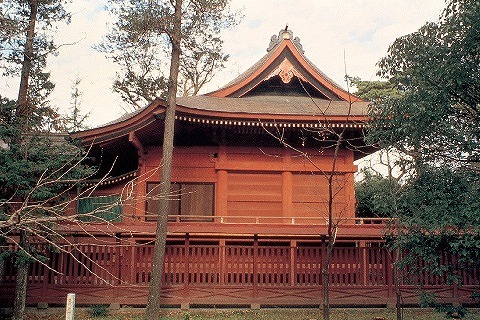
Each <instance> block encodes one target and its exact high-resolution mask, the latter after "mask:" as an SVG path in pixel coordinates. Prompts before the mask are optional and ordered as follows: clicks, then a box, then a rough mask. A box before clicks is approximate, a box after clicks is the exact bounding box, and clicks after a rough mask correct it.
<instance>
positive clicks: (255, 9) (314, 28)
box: [0, 0, 444, 125]
mask: <svg viewBox="0 0 480 320" xmlns="http://www.w3.org/2000/svg"><path fill="white" fill-rule="evenodd" d="M105 4H106V1H105V0H103V1H102V0H82V1H73V3H70V4H69V8H70V10H71V11H72V13H73V17H72V23H71V24H70V25H68V26H61V27H60V28H59V30H58V34H57V38H58V43H71V42H78V43H77V44H75V45H72V46H64V47H62V48H61V50H60V55H59V56H58V57H54V58H52V59H50V64H49V67H50V69H51V71H52V77H53V80H54V81H55V82H56V84H57V86H56V89H55V91H54V93H53V95H52V99H51V100H52V102H53V103H54V104H56V105H57V106H59V107H61V108H62V110H66V109H67V108H68V106H69V101H70V99H69V97H70V87H71V80H73V79H75V78H76V77H77V76H78V77H80V78H83V81H82V83H81V86H80V89H81V90H82V91H83V92H84V96H83V102H82V109H83V110H84V112H88V111H91V112H92V114H91V117H90V123H91V124H92V125H100V124H102V123H105V122H108V121H111V120H113V119H115V118H117V117H119V116H120V115H121V114H122V112H123V111H122V107H121V106H122V102H121V100H120V99H119V97H118V95H115V94H113V93H112V92H111V84H112V79H113V78H114V76H115V66H114V65H113V64H112V63H111V62H110V61H108V60H106V59H105V58H104V56H103V55H102V54H100V53H98V52H96V51H95V50H94V49H93V48H92V46H93V45H94V44H97V43H99V42H100V41H101V39H102V36H103V35H105V34H106V32H107V29H106V25H107V23H108V21H109V19H111V17H109V16H108V14H107V13H106V12H105V11H104V9H103V7H104V5H105ZM443 6H444V1H443V0H382V1H380V0H299V1H291V0H261V1H259V0H243V1H242V0H232V7H233V8H237V9H238V8H242V7H243V8H244V12H243V13H244V19H243V20H242V22H241V23H240V24H239V25H238V26H237V27H236V28H234V29H233V30H227V31H225V32H224V33H223V39H224V41H225V50H226V52H227V53H229V54H230V61H229V62H228V64H227V68H226V69H225V70H223V71H222V72H220V73H219V74H218V75H217V77H216V78H215V79H214V81H213V82H212V83H211V84H210V85H209V86H208V87H207V88H206V90H208V91H211V90H215V89H217V88H218V87H221V86H222V85H224V84H226V83H227V82H228V81H230V80H231V79H233V78H234V77H235V76H236V75H238V74H239V73H241V72H242V71H244V70H245V69H247V68H248V67H250V66H251V65H252V64H253V63H255V62H256V61H257V60H258V59H260V58H261V57H262V56H263V55H264V54H265V53H266V48H267V46H268V44H269V41H270V37H271V36H272V35H273V34H277V33H278V32H279V30H280V29H282V28H284V27H285V24H286V23H288V24H289V28H290V29H291V30H292V31H293V32H294V35H295V36H298V37H300V39H301V42H302V44H303V47H304V49H305V54H306V55H307V57H308V58H309V59H310V60H311V61H312V62H313V63H315V64H316V65H317V66H318V67H319V68H320V69H321V70H322V71H324V72H325V73H326V74H327V75H329V76H330V77H331V78H332V79H333V80H335V81H336V82H338V83H339V84H341V85H343V76H344V68H345V67H344V64H345V63H346V65H347V69H348V73H349V74H350V75H355V76H360V77H362V78H363V79H366V80H372V79H374V78H375V73H376V71H377V69H376V67H375V64H376V62H377V61H378V60H379V59H380V58H381V57H383V56H385V54H386V52H387V49H388V46H389V45H390V44H391V43H392V42H393V41H394V40H395V38H396V37H398V36H401V35H404V34H407V33H410V32H413V31H415V30H417V29H418V28H419V27H420V26H421V25H423V24H424V23H425V22H426V21H434V20H436V19H437V18H438V16H439V14H440V13H441V10H442V8H443ZM344 52H345V56H346V61H345V63H344V57H343V56H344ZM0 80H1V79H0ZM7 85H8V86H9V87H7ZM15 87H16V86H15V82H11V81H10V82H8V84H7V83H5V82H4V81H3V80H1V81H0V90H2V92H10V95H11V96H14V92H15V91H16V90H12V89H14V88H15ZM204 91H205V90H204Z"/></svg>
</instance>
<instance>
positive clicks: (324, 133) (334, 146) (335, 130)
mask: <svg viewBox="0 0 480 320" xmlns="http://www.w3.org/2000/svg"><path fill="white" fill-rule="evenodd" d="M346 79H347V81H348V79H349V78H348V77H346ZM299 81H300V80H299ZM300 84H301V82H300ZM347 84H348V87H349V85H350V84H349V83H347ZM302 86H303V84H302ZM305 92H306V93H307V94H308V92H307V91H306V90H305ZM349 96H350V95H349ZM310 99H311V103H312V104H314V105H315V106H316V108H317V109H318V122H319V124H320V126H319V127H320V129H302V130H303V131H304V133H302V137H303V139H302V144H304V140H305V139H306V138H305V136H306V135H309V136H311V137H312V139H314V140H315V141H316V142H317V143H320V147H319V150H317V151H319V152H321V151H322V150H330V151H331V152H332V157H331V162H330V165H329V166H330V168H329V169H327V170H326V169H325V168H324V167H321V166H319V165H318V164H317V163H316V162H315V161H314V159H313V158H312V156H311V155H309V154H308V152H305V151H303V148H302V146H295V145H293V144H291V143H289V142H288V141H287V139H286V138H285V132H283V131H279V130H278V129H276V130H274V131H272V130H269V129H267V128H266V127H264V128H265V130H266V131H267V132H268V133H269V134H270V135H271V136H272V137H274V138H275V139H276V140H277V141H278V142H279V143H280V144H281V145H282V146H283V147H286V148H289V149H290V150H292V151H294V152H295V153H296V154H297V155H299V156H301V157H303V158H304V159H306V161H307V162H308V163H310V164H311V165H312V166H313V167H314V168H315V170H316V172H317V173H319V174H320V175H322V176H323V177H325V179H326V180H327V188H328V191H327V195H326V197H327V210H326V215H325V219H326V223H327V234H326V252H325V257H324V261H323V266H322V276H323V305H322V309H323V319H324V320H328V319H330V265H331V258H332V253H333V249H334V246H335V243H336V239H337V233H338V229H339V227H340V225H341V224H342V223H344V222H345V221H346V217H345V209H346V208H345V207H344V208H340V209H339V208H336V206H335V202H336V199H337V198H338V196H339V194H340V192H341V191H342V190H343V189H344V188H345V184H346V183H347V182H346V181H343V182H341V181H339V180H338V176H339V174H338V161H339V156H340V153H341V150H342V149H350V150H355V151H359V152H362V149H361V148H360V144H359V141H358V140H359V139H361V140H363V138H362V137H360V138H358V137H349V136H348V134H347V131H348V126H347V124H349V123H351V122H352V121H353V120H352V119H351V114H352V107H353V105H354V101H352V96H350V100H349V101H347V103H348V108H347V110H346V112H345V120H344V123H342V125H340V126H334V125H332V122H331V121H330V120H329V118H328V115H327V110H328V107H327V108H325V110H323V109H322V108H320V106H318V105H317V103H316V101H315V99H313V98H312V97H310ZM362 136H363V132H362ZM339 182H340V183H339Z"/></svg>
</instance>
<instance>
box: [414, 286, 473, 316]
mask: <svg viewBox="0 0 480 320" xmlns="http://www.w3.org/2000/svg"><path fill="white" fill-rule="evenodd" d="M420 307H422V308H434V309H435V311H436V312H440V313H444V314H445V315H446V316H447V317H448V318H455V319H458V318H465V316H466V315H467V309H465V307H463V306H462V305H459V306H453V305H451V304H445V303H438V302H437V301H436V297H435V294H433V293H426V292H424V291H422V293H421V295H420Z"/></svg>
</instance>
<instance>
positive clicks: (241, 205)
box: [135, 147, 356, 221]
mask: <svg viewBox="0 0 480 320" xmlns="http://www.w3.org/2000/svg"><path fill="white" fill-rule="evenodd" d="M302 151H303V152H305V153H306V154H307V156H305V155H300V154H298V153H295V152H294V151H291V150H288V149H286V148H266V149H260V148H253V147H252V148H249V147H176V148H175V151H174V160H173V169H172V181H174V182H197V183H198V182H209V183H214V185H215V210H214V211H215V215H217V216H225V217H232V216H235V217H245V219H247V218H249V217H289V218H292V217H312V218H315V219H320V218H326V217H328V200H329V196H328V186H329V183H328V178H329V177H330V175H331V172H332V166H333V153H332V152H330V151H328V150H324V151H322V152H319V151H318V150H315V149H311V150H302ZM160 164H161V148H160V147H151V148H148V149H147V150H146V155H145V157H144V165H143V166H141V167H140V169H139V171H140V172H139V175H140V177H143V178H141V179H139V182H138V185H137V192H138V195H139V197H138V199H144V196H145V190H146V183H147V182H158V181H160V172H161V169H160ZM334 172H335V174H334V175H333V179H332V181H333V182H332V184H333V193H334V213H335V216H336V217H342V218H351V217H354V214H355V210H354V207H355V200H354V199H355V198H354V189H353V183H354V182H353V173H354V172H356V166H354V165H353V152H352V151H349V150H341V152H340V153H339V156H338V157H337V160H336V169H335V170H334ZM144 210H145V201H144V200H143V201H137V203H136V205H135V215H137V216H138V218H139V219H140V220H141V219H142V218H141V217H142V216H143V215H144ZM247 220H248V219H247ZM238 221H241V219H240V220H238Z"/></svg>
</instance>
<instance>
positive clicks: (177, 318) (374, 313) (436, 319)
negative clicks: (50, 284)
mask: <svg viewBox="0 0 480 320" xmlns="http://www.w3.org/2000/svg"><path fill="white" fill-rule="evenodd" d="M92 311H94V310H93V308H77V310H76V312H75V320H141V319H142V315H143V312H144V309H120V310H118V311H111V312H109V313H108V315H106V316H97V317H92V316H90V313H91V312H92ZM403 312H404V319H405V320H412V319H415V320H441V319H447V318H446V316H445V315H444V314H441V313H436V312H435V311H433V310H432V309H428V308H424V309H421V308H413V309H404V311H403ZM395 318H396V317H395V310H392V309H383V308H333V309H332V313H331V320H352V319H353V320H373V319H379V320H380V319H385V320H394V319H395ZM47 319H48V320H63V319H65V310H64V309H62V308H49V309H45V310H37V309H36V308H29V309H27V317H26V320H47ZM159 319H163V320H187V319H188V320H203V319H209V320H220V319H222V320H223V319H230V320H244V319H245V320H254V319H259V320H268V319H275V320H317V319H322V314H321V310H318V309H262V310H248V309H191V310H190V311H180V310H178V309H168V310H164V311H163V313H162V314H161V315H160V317H159ZM464 319H465V320H475V319H480V309H469V310H468V314H467V316H466V317H465V318H464Z"/></svg>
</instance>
